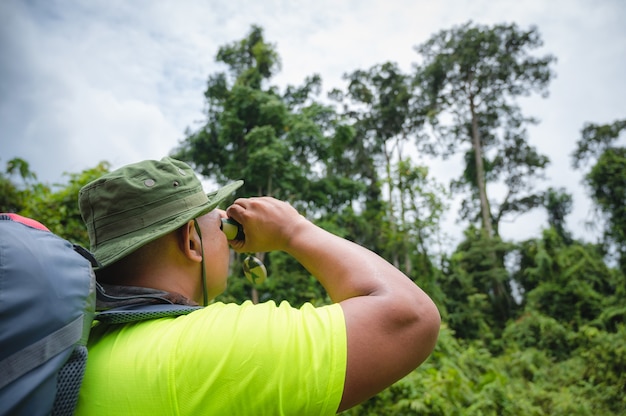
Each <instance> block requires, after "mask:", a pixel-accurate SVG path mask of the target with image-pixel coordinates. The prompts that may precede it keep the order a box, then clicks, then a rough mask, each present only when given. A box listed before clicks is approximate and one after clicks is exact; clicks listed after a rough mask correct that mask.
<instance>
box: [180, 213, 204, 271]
mask: <svg viewBox="0 0 626 416" xmlns="http://www.w3.org/2000/svg"><path fill="white" fill-rule="evenodd" d="M179 245H180V249H181V251H182V252H183V254H184V255H185V257H187V258H188V259H190V260H192V261H197V262H198V263H199V262H201V261H202V244H201V243H200V236H199V235H198V232H197V231H196V227H195V225H194V221H193V220H191V221H187V224H185V225H184V226H182V227H181V230H180V236H179Z"/></svg>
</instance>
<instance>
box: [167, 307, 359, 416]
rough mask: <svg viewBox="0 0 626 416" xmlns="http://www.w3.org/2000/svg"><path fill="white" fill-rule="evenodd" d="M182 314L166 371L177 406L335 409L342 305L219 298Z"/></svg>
mask: <svg viewBox="0 0 626 416" xmlns="http://www.w3.org/2000/svg"><path fill="white" fill-rule="evenodd" d="M177 321H179V323H177V325H176V326H178V327H179V328H180V333H179V334H178V338H177V343H176V346H175V352H174V354H172V357H171V362H170V370H169V373H170V375H171V377H172V378H171V381H172V391H171V394H173V395H174V397H175V401H176V402H177V405H178V407H179V409H180V414H182V415H186V414H189V415H191V414H193V415H197V414H230V415H241V414H256V415H283V414H284V415H296V414H297V415H326V414H328V415H331V414H335V413H336V411H337V408H338V406H339V402H340V400H341V396H342V393H343V385H344V381H345V372H346V360H347V358H346V357H347V353H346V349H347V348H346V328H345V320H344V316H343V312H342V309H341V306H340V305H338V304H334V305H329V306H324V307H319V308H315V307H313V306H312V305H310V304H305V305H304V306H303V307H301V308H300V309H297V308H293V307H291V306H290V305H289V304H288V303H286V302H283V303H281V304H280V305H279V306H276V304H275V303H274V302H266V303H263V304H259V305H253V304H252V303H251V302H245V303H243V304H242V305H236V304H223V303H216V304H214V305H210V306H208V307H207V308H204V309H202V310H199V311H197V312H193V313H192V314H189V315H187V316H183V317H179V318H178V319H177Z"/></svg>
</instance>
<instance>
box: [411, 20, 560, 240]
mask: <svg viewBox="0 0 626 416" xmlns="http://www.w3.org/2000/svg"><path fill="white" fill-rule="evenodd" d="M540 46H542V41H541V38H540V36H539V33H538V31H537V29H536V28H534V27H531V28H530V30H528V31H523V30H520V29H519V28H518V27H517V26H516V25H515V24H511V25H504V24H499V25H495V26H493V27H487V26H482V25H473V24H472V23H471V22H469V23H466V24H464V25H462V26H458V27H454V28H452V29H451V30H448V31H441V32H439V33H437V34H435V35H434V36H432V37H431V38H430V39H429V40H428V41H426V42H425V43H424V44H422V45H420V46H418V47H416V50H417V52H418V53H420V54H421V56H422V58H423V63H422V65H421V66H419V67H417V68H416V82H417V84H418V85H419V86H420V88H421V92H422V94H424V95H425V97H426V98H425V99H426V100H427V107H428V116H429V119H430V121H431V122H432V123H433V125H434V128H435V131H436V132H437V134H438V135H439V138H440V139H441V143H440V144H441V145H442V146H443V150H438V152H441V153H442V154H443V155H444V156H447V155H450V154H452V153H456V152H464V153H465V155H466V158H465V161H466V170H465V174H464V176H463V177H462V178H461V180H460V181H458V182H457V185H462V186H469V188H470V190H471V193H472V196H473V197H475V199H476V200H477V201H478V207H479V214H480V215H479V218H480V219H481V224H482V225H481V228H482V229H483V230H484V232H485V233H486V235H487V236H488V237H491V236H493V235H494V231H495V233H496V234H497V225H498V222H499V221H500V219H501V218H502V217H503V216H504V215H505V214H507V213H510V212H525V211H526V210H528V208H532V207H534V206H538V205H539V204H540V203H541V201H542V200H543V198H541V197H540V196H536V195H533V194H532V193H530V192H529V187H530V185H531V180H532V179H533V178H534V177H537V176H540V173H541V172H542V170H543V169H544V168H545V166H546V165H547V164H548V158H547V157H545V156H542V155H540V154H538V153H537V151H536V149H535V148H534V147H532V146H530V145H529V144H528V142H527V139H526V130H525V125H526V124H528V123H532V122H536V120H533V119H531V118H525V117H523V116H522V115H521V111H520V109H519V105H518V104H517V98H518V97H521V96H527V95H530V94H531V93H532V92H539V93H541V94H542V95H544V96H545V95H547V89H546V88H547V85H548V83H549V81H550V79H551V78H552V76H553V73H552V70H551V68H550V64H551V63H552V62H553V61H554V60H555V58H554V57H553V56H551V55H545V56H543V57H535V56H533V55H531V54H530V52H531V51H532V50H533V49H536V48H539V47H540ZM448 120H449V121H448ZM440 149H441V148H440ZM498 179H502V181H503V182H504V184H505V185H506V187H507V194H506V196H505V199H504V202H503V203H502V204H501V205H500V207H499V208H498V210H497V213H496V214H495V215H494V213H493V212H492V207H491V201H490V199H489V197H488V193H487V183H488V182H490V181H491V182H493V181H496V180H498ZM524 193H526V195H525V196H524ZM466 208H467V214H470V212H469V211H472V209H471V208H472V205H467V206H466Z"/></svg>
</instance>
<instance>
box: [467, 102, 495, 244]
mask: <svg viewBox="0 0 626 416" xmlns="http://www.w3.org/2000/svg"><path fill="white" fill-rule="evenodd" d="M470 111H471V115H472V148H473V149H474V161H475V163H476V185H477V186H478V195H479V197H480V213H481V214H482V215H481V216H482V223H483V230H484V231H485V234H486V235H487V237H489V238H491V237H492V236H493V226H492V223H491V212H490V207H489V200H488V199H487V186H486V184H485V167H484V166H483V150H482V146H481V144H480V134H479V133H478V118H477V117H476V108H475V107H474V97H470Z"/></svg>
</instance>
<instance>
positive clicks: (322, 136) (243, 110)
mask: <svg viewBox="0 0 626 416" xmlns="http://www.w3.org/2000/svg"><path fill="white" fill-rule="evenodd" d="M216 60H217V62H220V63H222V64H225V66H226V71H225V72H218V73H216V74H213V75H210V76H209V80H208V84H207V89H206V91H205V94H204V95H205V98H206V103H207V106H206V121H205V122H204V123H203V125H202V126H201V127H200V128H199V129H197V130H195V131H192V130H188V131H187V137H186V138H185V139H184V141H183V142H181V144H180V146H179V147H178V148H177V149H175V151H174V155H175V156H176V157H178V158H180V159H183V160H186V161H188V162H190V164H191V165H192V166H194V167H195V168H196V169H197V170H199V171H200V173H202V174H203V175H205V176H207V177H208V178H210V179H212V180H215V181H216V182H218V183H224V182H227V181H230V180H233V179H240V178H241V179H244V180H245V184H244V186H243V188H242V189H241V190H240V191H239V192H238V194H239V195H240V196H244V197H247V196H259V195H271V196H275V197H277V198H280V199H284V200H288V201H290V202H291V203H292V204H294V206H296V207H297V208H299V209H300V210H301V212H303V213H305V214H306V215H308V216H309V217H310V218H312V219H315V218H320V217H323V216H325V215H329V213H334V212H339V211H341V210H344V209H349V207H350V204H351V202H352V201H353V200H355V199H356V198H357V197H358V195H359V193H360V192H361V190H362V188H363V186H362V185H361V183H359V182H358V181H357V180H356V179H354V178H353V177H351V176H344V175H341V173H342V166H345V165H348V164H347V163H346V159H345V156H344V150H345V145H346V144H347V143H349V142H350V141H351V137H352V136H353V130H352V129H351V128H350V127H349V126H345V125H343V124H342V122H341V120H340V119H339V118H338V117H337V116H336V113H335V110H334V108H333V107H332V106H329V105H324V104H322V103H321V102H320V101H319V100H318V99H317V96H318V94H319V92H320V90H321V78H320V77H319V76H317V75H313V76H311V77H308V78H307V79H305V82H304V84H303V85H301V86H298V87H294V86H288V87H287V88H286V89H285V91H284V92H283V93H281V91H280V88H278V87H276V86H272V85H271V78H272V77H273V76H274V75H275V74H276V73H277V72H278V71H279V69H280V60H279V56H278V53H277V52H276V48H275V46H274V45H272V44H270V43H268V42H267V41H266V40H265V38H264V36H263V30H262V29H261V28H260V27H258V26H253V27H252V28H251V30H250V32H249V33H248V35H247V36H246V37H245V38H244V39H242V40H240V41H236V42H232V43H231V44H228V45H226V46H223V47H221V48H219V50H218V53H217V55H216ZM269 257H271V259H270V258H269ZM279 257H280V254H276V253H274V254H271V255H268V258H266V263H267V264H268V267H270V273H272V272H273V271H275V270H272V269H271V268H272V267H274V266H276V267H278V266H280V265H281V264H285V263H284V262H283V261H282V260H280V259H279ZM272 265H273V266H272ZM277 274H280V273H277ZM295 281H297V279H294V280H290V279H289V278H288V277H286V278H285V281H284V282H283V286H282V287H280V288H277V287H274V289H276V290H283V289H284V290H289V291H290V292H291V291H293V284H294V282H295ZM300 283H302V285H303V286H305V287H302V288H301V289H302V290H301V292H302V293H305V292H307V290H308V289H307V287H306V286H307V285H309V282H303V281H302V279H300ZM270 286H271V284H268V285H267V286H266V288H267V289H268V290H269V289H272V288H271V287H270ZM252 294H253V295H252V296H253V299H255V298H256V292H255V291H254V290H253V291H252ZM259 296H261V298H262V296H263V294H260V295H259ZM272 297H273V298H274V299H278V298H280V297H281V296H280V295H278V294H277V293H276V292H274V293H273V295H272ZM286 297H287V296H286Z"/></svg>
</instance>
